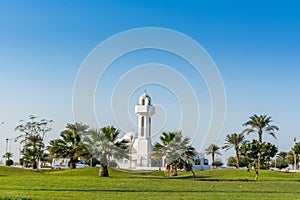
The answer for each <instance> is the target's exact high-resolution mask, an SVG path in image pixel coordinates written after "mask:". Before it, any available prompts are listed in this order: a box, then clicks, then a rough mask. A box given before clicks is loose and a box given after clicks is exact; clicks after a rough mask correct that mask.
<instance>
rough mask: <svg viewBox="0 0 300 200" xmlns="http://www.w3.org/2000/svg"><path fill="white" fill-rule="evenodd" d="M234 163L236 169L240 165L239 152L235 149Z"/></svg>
mask: <svg viewBox="0 0 300 200" xmlns="http://www.w3.org/2000/svg"><path fill="white" fill-rule="evenodd" d="M235 161H236V168H237V169H238V168H239V167H240V164H239V150H238V149H237V148H236V149H235Z"/></svg>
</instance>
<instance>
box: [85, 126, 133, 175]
mask: <svg viewBox="0 0 300 200" xmlns="http://www.w3.org/2000/svg"><path fill="white" fill-rule="evenodd" d="M119 135H120V131H119V130H118V129H116V128H115V127H113V126H106V127H103V128H101V129H100V131H99V130H96V129H92V130H91V131H89V132H88V134H87V135H86V137H85V138H84V144H85V145H86V147H87V149H88V150H89V151H90V152H91V154H92V155H93V157H94V158H96V159H99V160H100V170H99V176H102V177H108V176H109V174H108V167H110V166H111V165H113V163H115V161H113V160H111V158H114V159H116V160H119V159H121V158H124V157H125V158H128V145H129V141H128V140H125V139H119Z"/></svg>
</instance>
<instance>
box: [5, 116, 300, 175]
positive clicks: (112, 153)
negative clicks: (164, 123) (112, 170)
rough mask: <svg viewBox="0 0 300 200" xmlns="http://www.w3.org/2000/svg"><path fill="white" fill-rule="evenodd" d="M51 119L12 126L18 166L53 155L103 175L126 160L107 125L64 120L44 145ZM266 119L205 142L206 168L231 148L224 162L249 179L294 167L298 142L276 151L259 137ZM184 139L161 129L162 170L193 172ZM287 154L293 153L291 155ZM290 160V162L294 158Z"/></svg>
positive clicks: (270, 130) (124, 148)
mask: <svg viewBox="0 0 300 200" xmlns="http://www.w3.org/2000/svg"><path fill="white" fill-rule="evenodd" d="M52 123H53V121H52V120H46V119H42V120H39V119H38V118H37V117H35V116H32V115H31V116H29V120H27V121H24V120H23V121H21V123H20V125H18V126H17V127H16V128H15V130H16V131H19V132H21V134H20V135H19V136H18V137H17V138H16V141H19V142H20V143H21V144H22V145H23V146H22V150H21V153H22V157H21V159H20V162H21V164H22V165H23V166H32V167H33V168H34V169H36V170H38V164H39V163H41V162H43V161H44V162H46V161H48V162H49V161H50V162H51V161H52V159H53V158H55V159H58V158H69V159H70V160H69V162H68V167H69V168H70V169H74V168H76V163H77V162H78V159H79V157H80V158H82V159H84V160H85V161H86V162H88V163H90V165H91V166H94V165H95V164H99V165H100V170H99V175H100V176H108V167H111V166H112V167H114V166H116V160H119V159H122V158H127V159H128V158H129V149H130V141H129V140H125V139H121V138H120V137H119V136H120V131H119V130H118V129H117V128H115V127H113V126H106V127H102V128H100V129H89V126H88V125H86V124H83V123H74V124H67V125H66V128H65V130H63V131H62V132H61V133H60V138H58V139H54V140H51V141H50V142H49V145H48V146H46V145H45V144H44V138H45V135H46V134H47V133H49V132H50V131H51V130H52V128H51V125H52ZM271 123H272V119H271V117H268V116H267V115H253V116H251V117H250V119H249V120H248V121H246V122H245V123H244V124H243V126H245V127H246V128H245V130H244V131H243V132H242V133H233V134H228V135H226V139H225V143H224V146H223V147H219V146H217V145H216V144H210V145H209V146H208V148H206V149H205V153H206V155H211V156H212V167H213V168H215V167H217V166H220V165H223V163H222V162H221V161H220V160H219V159H216V156H217V155H221V153H220V150H221V149H224V150H228V149H231V148H233V149H234V150H235V156H232V157H229V159H228V162H227V164H228V165H229V166H235V167H236V168H239V167H245V166H246V167H248V169H249V170H250V169H254V170H255V173H256V177H255V179H257V178H258V172H259V169H263V168H264V169H266V168H268V167H270V166H272V165H274V164H275V165H276V167H278V168H284V167H285V166H286V165H287V164H291V163H296V166H295V169H296V168H297V169H298V168H299V155H300V143H299V142H298V143H295V146H294V147H293V148H292V150H291V151H290V152H280V153H279V154H278V156H277V157H276V158H275V159H274V160H271V159H272V158H273V157H274V156H275V155H276V154H277V152H278V148H277V147H276V146H275V145H274V144H271V143H269V142H265V141H263V134H269V135H271V136H273V137H274V138H276V134H275V133H276V131H278V130H279V128H278V127H277V126H275V125H272V124H271ZM251 133H256V134H257V135H258V139H257V140H252V141H247V140H246V135H248V134H251ZM189 143H190V138H188V137H183V135H182V133H181V132H180V131H175V132H163V133H162V135H161V137H160V139H159V141H158V142H157V143H156V144H155V145H154V150H153V152H152V155H151V158H152V159H160V160H162V159H164V160H165V161H166V163H167V171H168V173H169V175H170V176H176V175H177V169H185V170H186V171H190V172H192V173H193V175H194V172H193V168H192V162H194V156H195V154H196V150H195V148H194V147H193V146H191V145H190V144H189ZM6 153H10V152H6ZM292 154H293V156H291V155H292ZM295 161H296V162H295Z"/></svg>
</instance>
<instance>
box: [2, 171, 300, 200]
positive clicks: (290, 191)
mask: <svg viewBox="0 0 300 200" xmlns="http://www.w3.org/2000/svg"><path fill="white" fill-rule="evenodd" d="M109 173H110V177H109V178H101V177H98V169H97V168H86V169H76V170H42V171H41V172H35V171H33V170H28V169H19V168H11V167H0V199H96V198H97V199H119V200H121V199H122V200H123V199H161V200H162V199H173V200H174V199H232V200H233V199H254V198H255V199H273V200H274V199H289V200H291V199H300V173H298V174H296V173H282V172H275V171H261V172H260V178H259V180H258V181H256V182H255V181H253V180H254V176H255V175H254V172H247V171H246V170H233V169H231V170H209V171H199V172H197V173H196V176H197V178H196V180H193V178H192V176H191V174H190V173H185V172H180V173H179V176H178V177H176V178H169V177H167V176H166V175H164V173H163V172H158V171H156V172H135V173H133V172H124V171H120V170H116V169H110V171H109Z"/></svg>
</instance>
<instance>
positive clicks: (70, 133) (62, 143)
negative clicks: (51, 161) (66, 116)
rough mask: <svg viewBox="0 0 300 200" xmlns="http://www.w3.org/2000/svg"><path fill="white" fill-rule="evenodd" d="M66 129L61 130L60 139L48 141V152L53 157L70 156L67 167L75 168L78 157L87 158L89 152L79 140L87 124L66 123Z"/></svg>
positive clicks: (89, 155)
mask: <svg viewBox="0 0 300 200" xmlns="http://www.w3.org/2000/svg"><path fill="white" fill-rule="evenodd" d="M66 128H67V129H66V130H64V131H62V132H61V134H60V136H61V137H62V139H56V140H51V141H50V146H49V152H50V154H51V155H52V156H54V158H70V161H69V163H68V167H69V168H70V169H75V168H76V163H77V162H78V158H79V157H82V158H85V159H89V158H90V157H91V154H90V153H89V152H88V150H87V149H86V147H85V146H84V144H83V143H82V141H81V136H83V134H84V133H85V132H86V131H87V129H88V126H87V125H85V124H82V123H75V124H67V126H66Z"/></svg>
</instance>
